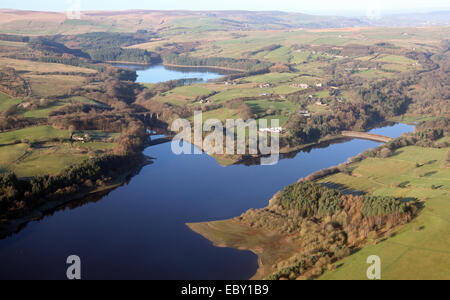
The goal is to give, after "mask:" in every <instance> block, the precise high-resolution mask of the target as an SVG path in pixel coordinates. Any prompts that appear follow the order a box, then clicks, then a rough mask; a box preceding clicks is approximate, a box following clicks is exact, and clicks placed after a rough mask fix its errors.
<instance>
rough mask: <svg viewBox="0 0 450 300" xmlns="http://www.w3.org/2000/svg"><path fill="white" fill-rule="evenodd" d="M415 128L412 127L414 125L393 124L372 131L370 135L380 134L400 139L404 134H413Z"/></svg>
mask: <svg viewBox="0 0 450 300" xmlns="http://www.w3.org/2000/svg"><path fill="white" fill-rule="evenodd" d="M414 128H415V127H414V126H412V125H408V124H400V123H398V124H393V125H391V126H385V127H381V128H376V129H373V130H371V131H369V132H370V133H374V134H380V135H385V136H389V137H392V138H398V137H400V136H401V135H402V134H403V133H409V132H413V131H414Z"/></svg>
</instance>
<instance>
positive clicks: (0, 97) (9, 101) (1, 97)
mask: <svg viewBox="0 0 450 300" xmlns="http://www.w3.org/2000/svg"><path fill="white" fill-rule="evenodd" d="M20 102H22V101H21V100H19V99H15V98H12V97H10V96H9V95H6V94H4V93H2V92H0V112H2V111H4V110H6V109H8V108H9V107H10V106H12V105H17V104H19V103H20Z"/></svg>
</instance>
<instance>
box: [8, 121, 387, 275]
mask: <svg viewBox="0 0 450 300" xmlns="http://www.w3.org/2000/svg"><path fill="white" fill-rule="evenodd" d="M392 129H394V128H392ZM377 145H379V143H376V142H372V141H365V140H350V141H345V142H341V143H337V144H331V145H328V147H326V148H310V149H306V150H307V151H306V152H299V153H296V154H291V155H290V156H286V157H289V159H282V160H280V161H279V163H278V164H276V165H273V166H260V165H252V164H248V166H246V165H232V166H229V167H225V168H224V167H222V166H220V165H219V164H218V163H217V162H216V161H215V160H214V159H213V158H212V157H210V156H208V155H206V154H204V153H203V154H201V155H180V156H177V155H174V154H173V153H172V152H171V148H170V143H164V144H159V145H156V146H153V147H149V148H148V149H146V150H145V154H146V155H147V156H152V157H155V160H154V163H153V164H151V165H148V166H145V167H143V168H142V170H141V171H140V173H139V174H138V175H136V176H134V177H133V178H132V179H131V180H130V181H129V182H127V183H126V184H124V185H123V186H121V187H119V188H117V189H115V190H113V191H111V192H109V193H106V194H105V195H97V196H102V198H101V201H99V200H100V197H95V196H93V197H87V198H85V199H83V200H81V201H79V202H74V203H72V204H70V205H68V206H65V207H63V208H61V209H59V210H57V211H55V212H53V213H52V214H51V215H49V216H47V217H45V218H43V219H42V220H40V221H34V222H31V223H29V224H28V226H26V228H24V229H23V230H22V231H21V232H20V233H18V234H15V235H13V236H11V237H8V238H6V239H4V240H1V241H0V265H1V268H0V279H5V278H8V279H37V278H39V279H65V273H66V265H65V261H66V259H67V257H68V256H70V255H78V256H80V258H81V261H82V276H83V278H84V279H248V278H250V277H252V276H253V275H254V273H255V271H256V268H257V258H256V256H255V255H254V254H253V253H250V252H248V251H239V250H235V249H227V248H217V247H214V246H213V245H212V244H211V243H210V242H209V241H207V240H206V239H204V238H203V237H201V236H199V235H197V234H195V233H194V232H192V231H191V230H189V228H188V227H187V226H186V225H185V224H186V223H189V222H203V221H213V220H220V219H228V218H231V217H235V216H238V215H240V214H242V213H243V212H245V211H246V210H248V209H250V208H261V207H264V206H266V205H267V203H268V201H269V199H270V198H271V197H272V196H273V195H274V194H275V193H276V192H278V191H279V190H280V189H282V188H283V187H284V186H286V185H288V184H291V183H293V182H296V181H297V180H298V179H299V178H301V177H305V176H306V175H308V174H311V173H312V172H315V171H318V170H320V169H324V168H327V167H330V166H333V165H337V164H339V163H342V162H344V161H346V160H347V159H348V158H350V157H353V156H355V155H357V154H358V153H361V152H362V151H364V150H367V149H370V148H374V147H376V146H377ZM322 146H323V147H325V145H322ZM308 151H309V152H308ZM286 157H285V158H286ZM75 208H76V209H75Z"/></svg>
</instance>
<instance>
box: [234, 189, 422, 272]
mask: <svg viewBox="0 0 450 300" xmlns="http://www.w3.org/2000/svg"><path fill="white" fill-rule="evenodd" d="M416 213H417V208H416V206H415V205H414V203H413V202H410V203H406V202H403V201H402V200H400V199H396V198H393V197H374V196H354V195H342V194H341V193H340V192H339V191H337V190H333V189H329V188H326V187H324V186H322V185H319V184H316V183H312V182H308V181H300V182H298V183H295V184H293V185H290V186H288V187H286V188H285V189H283V190H282V191H281V192H280V193H278V194H277V195H275V197H274V198H273V199H272V200H271V201H270V205H269V207H267V208H264V209H260V210H249V211H248V212H246V213H244V214H243V215H242V216H240V217H238V218H237V219H236V220H237V221H238V222H242V223H244V224H246V225H248V226H251V227H252V228H255V229H263V230H268V231H272V232H277V233H278V234H288V235H290V236H296V237H297V238H296V239H295V240H296V241H297V243H298V249H299V251H298V253H297V254H296V255H295V256H294V257H291V258H289V259H287V260H285V261H282V262H280V263H278V264H277V265H275V266H273V270H274V272H273V273H272V274H271V275H269V276H268V277H267V278H266V279H269V280H280V279H284V280H295V279H309V278H315V277H317V276H319V275H321V274H322V273H323V272H324V271H325V270H329V269H331V268H333V265H332V264H333V263H334V262H336V261H337V260H340V259H342V258H344V257H346V256H348V255H350V254H351V253H352V252H353V251H355V250H356V249H358V247H360V246H361V245H363V244H364V243H366V242H367V241H368V240H370V239H373V238H378V237H380V236H383V235H384V234H385V233H386V232H387V231H389V230H390V229H392V228H394V227H395V226H397V225H400V224H404V223H406V222H409V221H410V220H411V218H413V217H414V216H415V215H416Z"/></svg>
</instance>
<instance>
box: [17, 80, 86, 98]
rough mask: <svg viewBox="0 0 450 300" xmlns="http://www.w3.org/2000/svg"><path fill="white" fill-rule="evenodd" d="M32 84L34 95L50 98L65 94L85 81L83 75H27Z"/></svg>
mask: <svg viewBox="0 0 450 300" xmlns="http://www.w3.org/2000/svg"><path fill="white" fill-rule="evenodd" d="M24 77H25V78H26V79H27V80H28V82H29V83H30V85H31V91H32V95H33V96H36V97H42V98H49V97H61V96H65V95H66V94H67V93H68V92H69V91H70V89H71V88H74V87H79V86H81V85H83V83H84V82H85V78H84V77H82V76H65V75H25V76H24Z"/></svg>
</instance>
